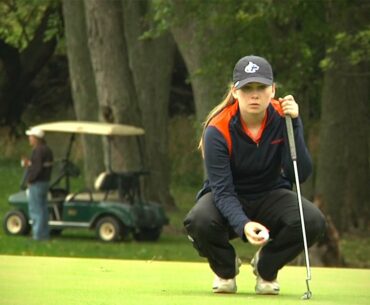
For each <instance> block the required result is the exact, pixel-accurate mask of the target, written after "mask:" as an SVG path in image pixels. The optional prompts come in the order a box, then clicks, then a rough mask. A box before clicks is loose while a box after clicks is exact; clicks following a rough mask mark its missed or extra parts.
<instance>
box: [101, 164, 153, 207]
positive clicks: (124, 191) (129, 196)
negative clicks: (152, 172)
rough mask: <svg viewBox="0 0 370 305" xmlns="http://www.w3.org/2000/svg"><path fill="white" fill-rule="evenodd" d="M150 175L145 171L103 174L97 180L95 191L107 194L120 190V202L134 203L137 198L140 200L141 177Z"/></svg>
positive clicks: (108, 172)
mask: <svg viewBox="0 0 370 305" xmlns="http://www.w3.org/2000/svg"><path fill="white" fill-rule="evenodd" d="M145 174H148V172H145V171H130V172H129V171H127V172H113V171H107V172H102V173H101V174H100V175H99V176H98V178H97V179H96V180H95V185H94V186H95V189H96V190H99V191H103V192H106V193H107V194H108V193H109V192H111V191H114V190H118V195H119V199H120V200H128V201H129V202H131V203H133V201H134V199H135V197H138V198H140V196H141V194H140V181H139V178H140V176H141V175H145Z"/></svg>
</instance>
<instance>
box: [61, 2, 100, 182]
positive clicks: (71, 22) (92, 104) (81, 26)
mask: <svg viewBox="0 0 370 305" xmlns="http://www.w3.org/2000/svg"><path fill="white" fill-rule="evenodd" d="M63 15H64V24H65V36H66V44H67V55H68V66H69V75H70V82H71V87H72V96H73V100H74V108H75V112H76V117H77V119H78V120H80V121H98V109H99V104H98V99H97V96H96V88H95V80H94V76H93V70H92V66H91V61H90V52H89V49H88V45H87V33H86V22H85V12H84V3H83V0H64V1H63ZM82 139H83V141H82V143H83V151H84V169H85V183H86V185H87V186H88V187H89V188H92V187H93V185H94V180H95V177H97V175H98V174H99V173H100V172H101V171H103V169H104V164H103V160H104V159H103V148H102V141H101V138H100V137H98V136H87V135H84V136H83V137H82Z"/></svg>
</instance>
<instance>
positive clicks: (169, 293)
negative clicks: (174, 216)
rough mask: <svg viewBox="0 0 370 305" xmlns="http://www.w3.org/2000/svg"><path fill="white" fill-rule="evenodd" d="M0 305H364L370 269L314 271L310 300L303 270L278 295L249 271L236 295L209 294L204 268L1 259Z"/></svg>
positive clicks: (291, 270) (369, 294) (283, 281)
mask: <svg viewBox="0 0 370 305" xmlns="http://www.w3.org/2000/svg"><path fill="white" fill-rule="evenodd" d="M0 270H1V271H0V295H1V304H2V305H24V304H27V305H40V304H53V305H65V304H68V305H74V304H76V305H77V304H78V305H80V304H89V305H115V304H124V305H130V304H151V305H157V304H158V305H167V304H168V305H198V304H207V305H208V304H212V305H218V304H220V305H221V304H222V305H229V304H230V305H239V304H240V305H242V304H243V305H245V304H248V305H253V304H258V305H271V304H274V305H279V304H281V305H290V304H292V305H293V304H294V305H296V304H300V302H309V303H310V304H312V305H314V304H322V305H348V304H356V305H365V304H369V303H368V300H369V298H370V291H369V287H370V270H356V269H334V268H313V270H312V273H313V279H312V281H311V282H310V284H311V290H312V292H313V298H312V299H311V300H309V301H302V300H300V297H301V296H302V294H303V293H304V292H305V291H306V287H305V269H304V268H302V267H286V268H284V269H283V270H282V271H281V272H280V274H279V281H280V285H281V294H280V295H279V296H257V295H255V294H254V283H255V279H254V276H253V275H252V272H251V269H250V266H248V265H243V266H242V267H241V273H240V275H239V276H238V278H237V280H238V293H237V294H234V295H215V294H213V293H212V292H211V289H210V288H211V283H212V280H213V275H212V272H211V271H210V270H209V268H208V266H207V264H205V263H186V262H158V261H151V260H148V261H134V260H131V261H128V260H107V259H79V258H56V257H54V258H51V257H19V256H0Z"/></svg>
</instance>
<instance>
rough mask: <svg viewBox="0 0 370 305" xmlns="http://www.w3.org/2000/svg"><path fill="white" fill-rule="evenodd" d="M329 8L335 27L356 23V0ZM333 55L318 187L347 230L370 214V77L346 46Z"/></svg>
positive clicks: (344, 28) (333, 215)
mask: <svg viewBox="0 0 370 305" xmlns="http://www.w3.org/2000/svg"><path fill="white" fill-rule="evenodd" d="M343 3H344V2H343ZM343 3H342V4H343ZM330 9H331V10H330V16H331V17H332V19H330V20H329V22H330V23H331V24H332V26H333V28H334V30H335V32H343V31H348V32H350V33H351V29H352V27H353V26H356V25H357V26H358V22H359V17H361V8H357V6H355V4H347V7H346V8H345V9H343V7H340V5H335V6H333V7H330ZM333 58H334V64H335V65H334V66H333V67H331V68H330V69H328V70H327V71H326V72H325V77H324V86H323V94H322V111H321V113H322V115H321V116H322V117H321V127H320V143H319V145H320V151H319V157H318V170H317V180H316V190H315V192H316V194H317V196H320V197H321V198H322V200H323V202H324V203H325V204H326V206H327V212H328V214H329V216H330V217H331V218H332V220H333V222H334V224H335V225H336V226H337V228H338V229H339V231H340V232H346V231H349V230H351V229H353V228H360V229H361V228H365V227H366V224H367V222H368V219H369V159H368V157H369V147H368V139H369V124H368V118H369V113H368V101H369V78H368V66H367V64H366V63H361V64H359V65H352V64H350V63H349V61H348V53H347V52H344V51H341V50H339V51H337V52H336V53H335V54H334V55H333Z"/></svg>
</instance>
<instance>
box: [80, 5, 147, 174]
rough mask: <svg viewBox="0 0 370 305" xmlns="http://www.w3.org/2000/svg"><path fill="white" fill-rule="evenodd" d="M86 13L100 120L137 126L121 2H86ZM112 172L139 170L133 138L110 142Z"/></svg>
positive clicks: (136, 103) (138, 119)
mask: <svg viewBox="0 0 370 305" xmlns="http://www.w3.org/2000/svg"><path fill="white" fill-rule="evenodd" d="M84 3H85V13H86V22H87V30H88V31H87V32H88V44H89V47H90V55H91V62H92V66H93V71H94V76H95V83H96V89H97V96H98V100H99V104H100V109H99V113H100V118H101V119H102V120H104V121H107V122H115V123H122V124H129V125H135V126H140V125H141V124H140V122H141V118H140V112H139V109H138V102H137V96H136V92H135V87H134V83H133V78H132V75H131V70H130V67H129V63H128V54H127V51H126V50H127V47H126V43H125V39H124V33H123V27H122V22H123V21H122V6H121V1H119V0H112V1H100V0H85V2H84ZM112 144H113V145H112V161H113V164H112V167H113V169H114V170H118V171H122V170H133V169H138V167H139V166H140V165H139V163H140V161H139V156H140V154H139V152H138V147H137V142H136V139H134V138H132V137H124V138H120V139H118V138H114V139H112Z"/></svg>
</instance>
